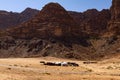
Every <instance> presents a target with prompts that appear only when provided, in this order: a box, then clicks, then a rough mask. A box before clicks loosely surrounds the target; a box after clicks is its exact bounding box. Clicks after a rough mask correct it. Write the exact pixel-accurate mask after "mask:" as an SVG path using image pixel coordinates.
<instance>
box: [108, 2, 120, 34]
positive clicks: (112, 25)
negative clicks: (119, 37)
mask: <svg viewBox="0 0 120 80" xmlns="http://www.w3.org/2000/svg"><path fill="white" fill-rule="evenodd" d="M112 4H113V5H112V7H111V9H110V11H111V14H112V18H111V21H110V22H109V30H110V32H112V33H113V34H120V0H113V1H112Z"/></svg>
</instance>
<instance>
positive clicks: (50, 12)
mask: <svg viewBox="0 0 120 80" xmlns="http://www.w3.org/2000/svg"><path fill="white" fill-rule="evenodd" d="M31 33H32V34H31ZM10 34H11V36H13V37H15V38H33V37H39V38H52V37H54V38H61V37H64V38H73V36H74V38H75V37H78V36H79V37H82V36H84V35H83V33H82V30H81V29H80V27H79V25H78V24H77V23H76V21H75V20H74V19H73V17H71V16H70V15H69V14H68V12H67V11H66V10H65V9H64V8H63V7H62V6H61V5H59V4H58V3H49V4H47V5H46V6H45V7H43V9H42V10H41V11H40V12H39V13H38V14H37V15H36V16H35V17H34V18H33V19H32V20H30V21H27V22H25V23H23V24H21V25H18V26H17V27H15V28H14V29H12V30H11V31H10Z"/></svg>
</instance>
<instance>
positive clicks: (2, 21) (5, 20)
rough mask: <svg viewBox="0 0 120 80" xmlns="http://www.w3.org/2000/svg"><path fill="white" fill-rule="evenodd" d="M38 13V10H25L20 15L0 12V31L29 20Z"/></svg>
mask: <svg viewBox="0 0 120 80" xmlns="http://www.w3.org/2000/svg"><path fill="white" fill-rule="evenodd" d="M37 13H38V10H35V9H31V8H27V9H26V10H24V11H23V12H21V13H15V12H7V11H0V29H5V28H7V27H11V26H15V25H18V24H20V23H22V22H25V21H27V20H29V19H31V18H32V17H33V16H35V15H36V14H37Z"/></svg>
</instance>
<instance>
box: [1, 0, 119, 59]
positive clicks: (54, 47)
mask: <svg viewBox="0 0 120 80" xmlns="http://www.w3.org/2000/svg"><path fill="white" fill-rule="evenodd" d="M112 4H113V5H112V7H111V9H110V10H102V11H97V10H96V9H92V10H87V11H85V12H84V13H78V12H71V11H69V12H68V11H66V10H65V9H64V8H63V7H62V6H61V5H59V4H58V3H49V4H47V5H46V6H45V7H43V9H42V10H41V11H40V12H38V14H37V15H36V16H35V17H33V18H32V19H31V20H28V21H26V22H23V23H22V24H20V25H17V26H14V27H12V28H8V29H7V31H2V32H1V34H2V37H1V38H0V54H1V55H0V57H35V56H36V57H38V56H55V57H63V58H76V59H82V60H88V59H92V60H93V59H94V60H96V59H103V58H109V57H111V56H114V55H119V53H120V35H119V22H120V21H119V8H120V7H119V1H118V0H113V3H112ZM28 10H29V9H28ZM28 12H29V11H28ZM26 16H27V15H26ZM20 21H21V20H20ZM108 33H109V34H112V36H106V35H107V34H108ZM3 34H4V36H3ZM5 35H7V36H5Z"/></svg>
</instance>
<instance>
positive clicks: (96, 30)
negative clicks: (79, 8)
mask: <svg viewBox="0 0 120 80" xmlns="http://www.w3.org/2000/svg"><path fill="white" fill-rule="evenodd" d="M69 14H70V15H71V16H72V17H73V18H74V20H76V22H77V23H78V24H79V26H80V27H81V29H82V31H84V32H85V33H87V34H89V35H90V36H100V35H102V34H103V33H105V32H106V31H107V25H108V22H109V20H110V19H111V13H110V11H109V10H107V9H103V10H102V11H97V10H96V9H90V10H87V11H85V12H83V13H78V12H69Z"/></svg>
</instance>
